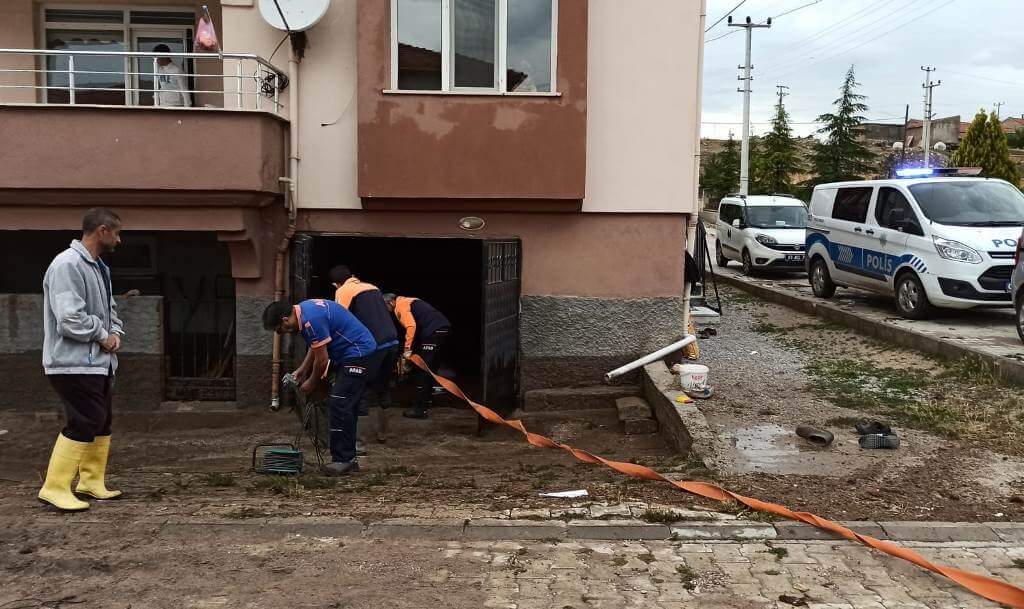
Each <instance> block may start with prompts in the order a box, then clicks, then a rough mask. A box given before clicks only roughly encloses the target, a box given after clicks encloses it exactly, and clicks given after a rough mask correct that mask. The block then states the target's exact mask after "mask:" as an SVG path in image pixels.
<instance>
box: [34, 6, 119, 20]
mask: <svg viewBox="0 0 1024 609" xmlns="http://www.w3.org/2000/svg"><path fill="white" fill-rule="evenodd" d="M45 15H46V22H47V23H124V11H123V10H100V9H79V8H48V9H46V13H45Z"/></svg>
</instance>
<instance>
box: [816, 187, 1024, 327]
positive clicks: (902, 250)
mask: <svg viewBox="0 0 1024 609" xmlns="http://www.w3.org/2000/svg"><path fill="white" fill-rule="evenodd" d="M954 171H955V170H952V171H950V172H948V173H953V172H954ZM897 173H900V172H897ZM944 173H947V172H944V171H940V170H915V171H913V172H912V174H913V175H914V176H915V177H908V178H894V179H887V180H866V181H862V182H840V183H834V184H822V185H819V186H817V187H815V189H814V194H813V196H812V197H811V205H810V216H809V218H808V222H807V272H808V277H809V279H810V283H811V287H812V288H813V290H814V294H815V295H816V296H818V297H819V298H831V297H832V295H833V294H835V291H836V286H846V287H858V288H863V289H866V290H871V291H873V292H878V293H881V294H889V295H893V296H895V299H896V308H897V310H898V311H899V312H900V314H901V315H903V316H904V317H907V318H910V319H923V318H925V317H927V315H928V313H929V310H930V308H931V307H932V306H938V307H946V308H951V309H970V308H974V307H992V306H1011V305H1012V304H1013V300H1012V297H1011V295H1010V293H1009V281H1010V275H1011V273H1012V272H1013V267H1014V264H1013V257H1014V251H1015V250H1016V247H1017V242H1018V239H1019V238H1020V234H1021V226H1024V195H1022V194H1021V192H1020V190H1018V189H1017V188H1016V187H1014V186H1011V185H1010V184H1009V183H1008V182H1004V181H1003V180H996V179H988V178H971V177H946V176H943V175H941V174H944ZM933 175H938V177H932V176H933Z"/></svg>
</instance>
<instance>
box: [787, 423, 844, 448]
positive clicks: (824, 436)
mask: <svg viewBox="0 0 1024 609" xmlns="http://www.w3.org/2000/svg"><path fill="white" fill-rule="evenodd" d="M796 435H798V436H800V437H801V438H804V439H805V440H808V441H810V442H813V443H815V444H817V445H818V446H828V445H829V444H831V443H832V441H833V440H835V439H836V437H835V436H834V435H833V434H832V432H831V431H827V430H824V429H818V428H817V427H811V426H810V425H800V426H798V427H797V428H796Z"/></svg>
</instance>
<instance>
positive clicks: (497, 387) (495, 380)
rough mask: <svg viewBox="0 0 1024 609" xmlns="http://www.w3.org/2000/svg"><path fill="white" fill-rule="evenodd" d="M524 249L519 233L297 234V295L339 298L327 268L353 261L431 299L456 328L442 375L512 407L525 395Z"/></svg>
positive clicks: (370, 275) (355, 267) (391, 285)
mask: <svg viewBox="0 0 1024 609" xmlns="http://www.w3.org/2000/svg"><path fill="white" fill-rule="evenodd" d="M520 252H521V246H520V242H519V241H518V240H517V239H459V238H428V237H367V236H347V235H297V236H296V237H295V239H294V241H293V250H292V257H291V259H292V293H293V295H294V297H295V299H296V300H298V299H303V298H333V295H334V288H333V287H331V284H330V280H329V279H328V277H327V273H328V271H329V270H330V269H331V267H333V266H334V265H337V264H345V265H348V267H349V268H350V269H352V272H353V273H355V274H356V276H358V277H359V278H360V279H362V280H364V281H368V282H370V283H373V284H374V285H376V286H377V287H379V288H380V289H381V290H382V291H384V292H394V293H395V294H398V295H399V296H412V297H416V298H421V299H423V300H426V301H427V302H429V303H430V304H432V305H434V306H435V307H437V308H438V309H440V310H441V311H442V312H443V313H444V314H445V315H446V316H447V317H448V319H449V320H450V321H451V322H452V326H453V330H452V339H451V343H450V344H449V345H448V347H447V348H446V355H445V357H444V362H443V364H442V367H441V371H439V373H440V374H443V375H445V376H448V377H449V378H452V374H454V380H455V382H457V383H458V384H459V386H461V387H462V388H463V390H464V391H465V392H466V393H467V394H468V395H469V396H470V397H472V398H473V399H475V400H477V401H479V402H482V403H484V404H486V405H488V406H492V407H496V408H500V409H502V410H506V411H508V410H511V409H512V408H515V406H516V405H517V399H518V393H519V293H520V277H521V270H522V262H521V254H520Z"/></svg>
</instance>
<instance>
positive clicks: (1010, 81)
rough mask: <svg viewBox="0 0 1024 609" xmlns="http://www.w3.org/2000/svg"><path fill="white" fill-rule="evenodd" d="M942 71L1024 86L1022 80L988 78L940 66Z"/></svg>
mask: <svg viewBox="0 0 1024 609" xmlns="http://www.w3.org/2000/svg"><path fill="white" fill-rule="evenodd" d="M942 70H943V71H944V72H949V73H950V74H959V75H960V76H966V77H967V78H977V79H978V80H987V81H990V82H998V83H1001V84H1004V85H1011V86H1014V87H1024V82H1014V81H1012V80H1001V79H999V78H989V77H987V76H978V75H977V74H968V73H967V72H957V71H956V70H950V69H949V68H942Z"/></svg>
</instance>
